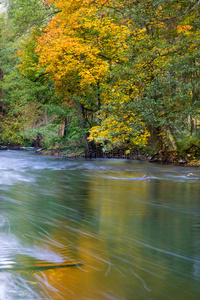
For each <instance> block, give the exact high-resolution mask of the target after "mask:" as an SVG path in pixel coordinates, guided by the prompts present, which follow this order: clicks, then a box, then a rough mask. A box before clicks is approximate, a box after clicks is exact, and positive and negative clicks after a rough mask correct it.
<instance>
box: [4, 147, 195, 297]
mask: <svg viewBox="0 0 200 300" xmlns="http://www.w3.org/2000/svg"><path fill="white" fill-rule="evenodd" d="M0 170H1V176H0V299H1V300H13V299H14V300H15V299H17V300H18V299H19V300H23V299H24V300H29V299H31V300H32V299H34V300H35V299H39V300H40V299H53V300H56V299H69V300H71V299H72V300H74V299H75V300H76V299H77V300H79V299H80V300H81V299H88V300H89V299H95V300H96V299H97V300H104V299H120V300H124V299H126V300H140V299H141V300H143V299H156V300H157V299H158V300H160V299H176V300H179V299H180V300H188V299H200V169H199V168H184V167H175V166H161V165H155V164H150V163H148V162H138V161H128V160H127V161H123V160H92V161H86V160H73V159H72V160H66V159H59V158H51V157H44V156H38V155H35V154H34V152H32V151H1V152H0ZM147 173H149V175H150V177H151V178H150V179H146V178H142V176H143V175H144V174H145V175H146V174H147ZM188 173H193V175H192V176H187V174H188Z"/></svg>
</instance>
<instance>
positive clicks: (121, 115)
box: [0, 0, 200, 164]
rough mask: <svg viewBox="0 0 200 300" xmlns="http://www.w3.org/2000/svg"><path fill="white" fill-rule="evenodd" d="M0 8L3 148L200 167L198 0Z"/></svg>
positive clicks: (70, 0) (17, 3) (16, 3)
mask: <svg viewBox="0 0 200 300" xmlns="http://www.w3.org/2000/svg"><path fill="white" fill-rule="evenodd" d="M1 3H2V4H3V7H4V9H2V13H1V15H0V29H1V31H0V45H1V47H0V62H1V64H0V98H1V99H0V143H1V145H3V146H8V147H10V146H15V147H16V146H35V147H42V148H44V149H45V150H46V151H47V152H51V151H52V152H56V153H60V154H65V155H71V154H76V155H80V154H83V153H85V152H86V153H89V152H90V153H91V152H93V153H98V154H99V155H102V156H103V155H104V153H116V152H118V153H119V152H120V151H121V153H124V155H131V153H136V154H137V155H136V156H137V158H140V157H141V156H143V157H151V160H152V161H160V162H166V163H171V162H172V163H179V164H180V163H183V164H186V163H190V164H191V163H197V164H198V163H199V157H200V139H199V137H200V129H199V126H200V118H199V113H200V101H199V97H200V96H199V95H200V80H199V75H200V69H199V67H200V50H199V49H200V26H199V25H200V14H199V9H200V4H199V1H197V0H195V1H186V0H183V1H175V0H170V1H165V0H156V1H155V0H154V1H152V0H147V1H146V0H136V1H134V0H131V1H129V0H99V1H95V0H48V1H43V0H29V1H24V0H9V1H8V0H4V1H1Z"/></svg>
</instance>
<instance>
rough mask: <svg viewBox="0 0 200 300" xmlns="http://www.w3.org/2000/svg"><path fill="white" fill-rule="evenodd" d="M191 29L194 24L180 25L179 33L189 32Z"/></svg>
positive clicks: (178, 27)
mask: <svg viewBox="0 0 200 300" xmlns="http://www.w3.org/2000/svg"><path fill="white" fill-rule="evenodd" d="M191 29H192V26H190V25H178V26H177V32H178V33H183V34H189V32H190V30H191Z"/></svg>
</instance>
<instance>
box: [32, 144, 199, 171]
mask: <svg viewBox="0 0 200 300" xmlns="http://www.w3.org/2000/svg"><path fill="white" fill-rule="evenodd" d="M36 153H37V154H41V155H46V156H52V157H60V158H67V159H98V158H99V159H125V160H138V161H148V162H150V163H158V164H161V165H162V164H163V165H177V166H186V167H200V159H191V160H189V158H187V159H182V158H176V159H175V160H174V161H170V160H167V159H166V161H164V160H163V161H162V159H160V158H159V157H158V158H157V159H154V157H155V155H149V154H148V153H147V152H144V151H141V152H138V151H130V152H128V153H127V152H123V151H120V150H119V151H113V152H99V151H97V150H94V151H92V150H91V151H85V152H83V151H82V152H71V153H65V152H64V151H62V150H60V149H50V150H46V149H42V148H41V149H38V150H36Z"/></svg>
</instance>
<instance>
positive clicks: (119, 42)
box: [36, 0, 128, 92]
mask: <svg viewBox="0 0 200 300" xmlns="http://www.w3.org/2000/svg"><path fill="white" fill-rule="evenodd" d="M105 2H106V1H103V2H99V3H96V2H95V1H89V0H73V1H72V0H68V1H63V0H58V1H54V0H51V1H49V2H48V3H54V4H56V7H58V8H59V9H61V12H60V13H58V14H57V15H56V17H55V18H53V19H52V20H51V22H50V23H49V25H48V26H47V28H46V29H45V33H44V34H43V35H42V36H41V37H40V38H39V39H38V46H37V48H36V53H37V54H38V55H39V57H40V58H39V67H45V68H46V72H48V74H49V76H50V77H51V78H52V79H53V80H54V82H55V84H56V87H57V90H61V89H67V87H68V88H70V89H71V88H73V89H74V90H77V89H79V91H84V90H85V89H87V88H88V87H89V86H90V85H95V84H97V82H99V81H104V80H105V79H106V76H107V72H108V69H109V65H110V63H111V61H116V60H118V59H120V58H121V59H123V57H124V55H122V54H123V51H125V49H126V47H127V44H126V37H127V34H128V29H127V27H126V26H122V25H120V24H117V23H115V22H114V20H112V18H110V17H109V15H107V14H105V13H104V14H103V16H102V15H101V11H100V10H101V6H102V4H104V3H105ZM62 92H64V90H62Z"/></svg>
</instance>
